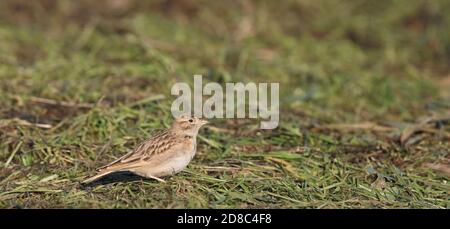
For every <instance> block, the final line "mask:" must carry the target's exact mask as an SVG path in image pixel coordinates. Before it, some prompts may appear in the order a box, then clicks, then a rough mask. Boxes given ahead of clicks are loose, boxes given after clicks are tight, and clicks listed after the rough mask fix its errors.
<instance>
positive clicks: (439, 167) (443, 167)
mask: <svg viewBox="0 0 450 229" xmlns="http://www.w3.org/2000/svg"><path fill="white" fill-rule="evenodd" d="M423 166H424V167H426V168H430V169H433V170H436V171H439V172H443V173H445V174H447V175H448V176H450V165H448V164H438V163H425V164H423Z"/></svg>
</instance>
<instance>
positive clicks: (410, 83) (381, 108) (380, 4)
mask: <svg viewBox="0 0 450 229" xmlns="http://www.w3.org/2000/svg"><path fill="white" fill-rule="evenodd" d="M448 28H450V2H449V1H446V0H434V1H426V0H423V1H410V0H397V1H326V0H319V1H305V0H299V1H282V2H278V1H190V0H185V1H179V2H178V1H177V4H175V1H137V0H136V1H133V0H106V1H69V0H63V1H53V0H39V1H12V0H3V1H2V2H1V3H0V89H1V90H0V207H2V208H449V207H450V198H449V191H450V185H449V183H448V182H449V176H450V148H449V139H450V125H449V124H450V90H449V88H450V71H449V70H450V65H449V63H450V30H449V29H448ZM194 74H202V75H203V80H204V81H208V82H219V83H221V84H224V83H225V82H237V81H239V82H279V83H280V106H281V112H280V113H281V122H280V126H279V127H278V128H277V129H275V130H271V131H264V130H260V129H259V128H258V123H259V121H257V120H251V119H239V120H238V119H236V120H225V119H224V120H210V121H211V122H212V124H211V125H210V126H209V127H206V128H204V129H203V130H202V131H201V133H200V135H201V136H200V138H199V147H198V152H197V155H196V157H195V158H194V160H193V162H192V163H191V164H190V165H189V167H188V169H187V170H186V171H184V172H182V173H180V174H178V175H176V176H173V177H170V178H168V179H167V182H166V183H159V182H156V181H153V180H146V179H133V180H130V181H121V180H119V181H118V182H112V183H108V184H100V185H97V186H93V187H81V186H80V185H79V182H80V181H82V180H83V179H84V178H85V177H86V176H88V175H91V174H93V172H94V170H95V168H97V167H99V166H101V165H104V164H105V163H107V162H110V161H111V160H113V159H115V158H117V157H119V156H120V155H123V154H124V153H125V152H126V151H128V150H130V149H131V148H133V147H134V146H135V145H136V144H137V143H138V142H140V141H142V140H143V139H145V138H146V137H148V136H149V135H150V134H151V133H152V132H153V131H154V130H156V129H161V128H166V127H168V126H169V125H170V123H171V121H172V117H171V114H170V106H171V102H172V101H173V99H175V97H174V96H171V95H170V88H171V86H172V85H173V84H174V83H175V82H179V81H185V82H188V83H190V84H192V76H193V75H194Z"/></svg>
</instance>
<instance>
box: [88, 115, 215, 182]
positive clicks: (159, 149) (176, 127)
mask: <svg viewBox="0 0 450 229" xmlns="http://www.w3.org/2000/svg"><path fill="white" fill-rule="evenodd" d="M207 123H208V122H207V121H206V120H201V119H199V118H196V117H189V116H180V117H178V118H176V119H175V121H174V122H173V123H172V126H171V127H170V128H169V129H166V130H164V131H161V132H159V133H157V134H155V135H154V136H152V137H150V138H149V139H147V140H145V141H144V142H142V143H141V144H139V145H138V146H137V147H136V148H135V149H133V150H131V151H130V152H128V153H127V154H125V155H124V156H122V157H120V158H118V159H117V160H115V161H113V162H111V163H109V164H107V165H105V166H103V167H100V168H98V169H97V174H96V175H94V176H92V177H90V178H88V179H87V180H85V181H83V183H85V184H86V183H90V182H93V181H95V180H97V179H99V178H101V177H103V176H106V175H108V174H111V173H114V172H123V171H128V172H132V173H134V174H137V175H139V176H142V177H146V178H151V179H155V180H158V181H161V182H165V181H164V180H163V179H161V177H166V176H171V175H174V174H176V173H178V172H180V171H182V170H183V169H185V168H186V167H187V165H188V164H189V162H190V161H191V160H192V158H193V157H194V156H195V153H196V149H197V140H196V139H197V134H198V131H199V129H200V128H201V127H202V126H203V125H205V124H207Z"/></svg>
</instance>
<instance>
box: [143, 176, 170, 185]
mask: <svg viewBox="0 0 450 229" xmlns="http://www.w3.org/2000/svg"><path fill="white" fill-rule="evenodd" d="M147 176H148V177H149V178H152V179H155V180H157V181H159V182H162V183H166V181H165V180H163V179H161V178H159V177H155V176H152V175H147Z"/></svg>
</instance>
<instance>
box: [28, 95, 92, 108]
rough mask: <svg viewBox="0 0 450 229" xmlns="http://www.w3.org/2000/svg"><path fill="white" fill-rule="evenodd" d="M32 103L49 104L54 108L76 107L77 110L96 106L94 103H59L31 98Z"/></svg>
mask: <svg viewBox="0 0 450 229" xmlns="http://www.w3.org/2000/svg"><path fill="white" fill-rule="evenodd" d="M30 101H31V102H33V103H41V104H48V105H53V106H63V107H75V108H93V107H94V106H95V104H92V103H74V102H68V101H57V100H53V99H47V98H40V97H31V98H30Z"/></svg>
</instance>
